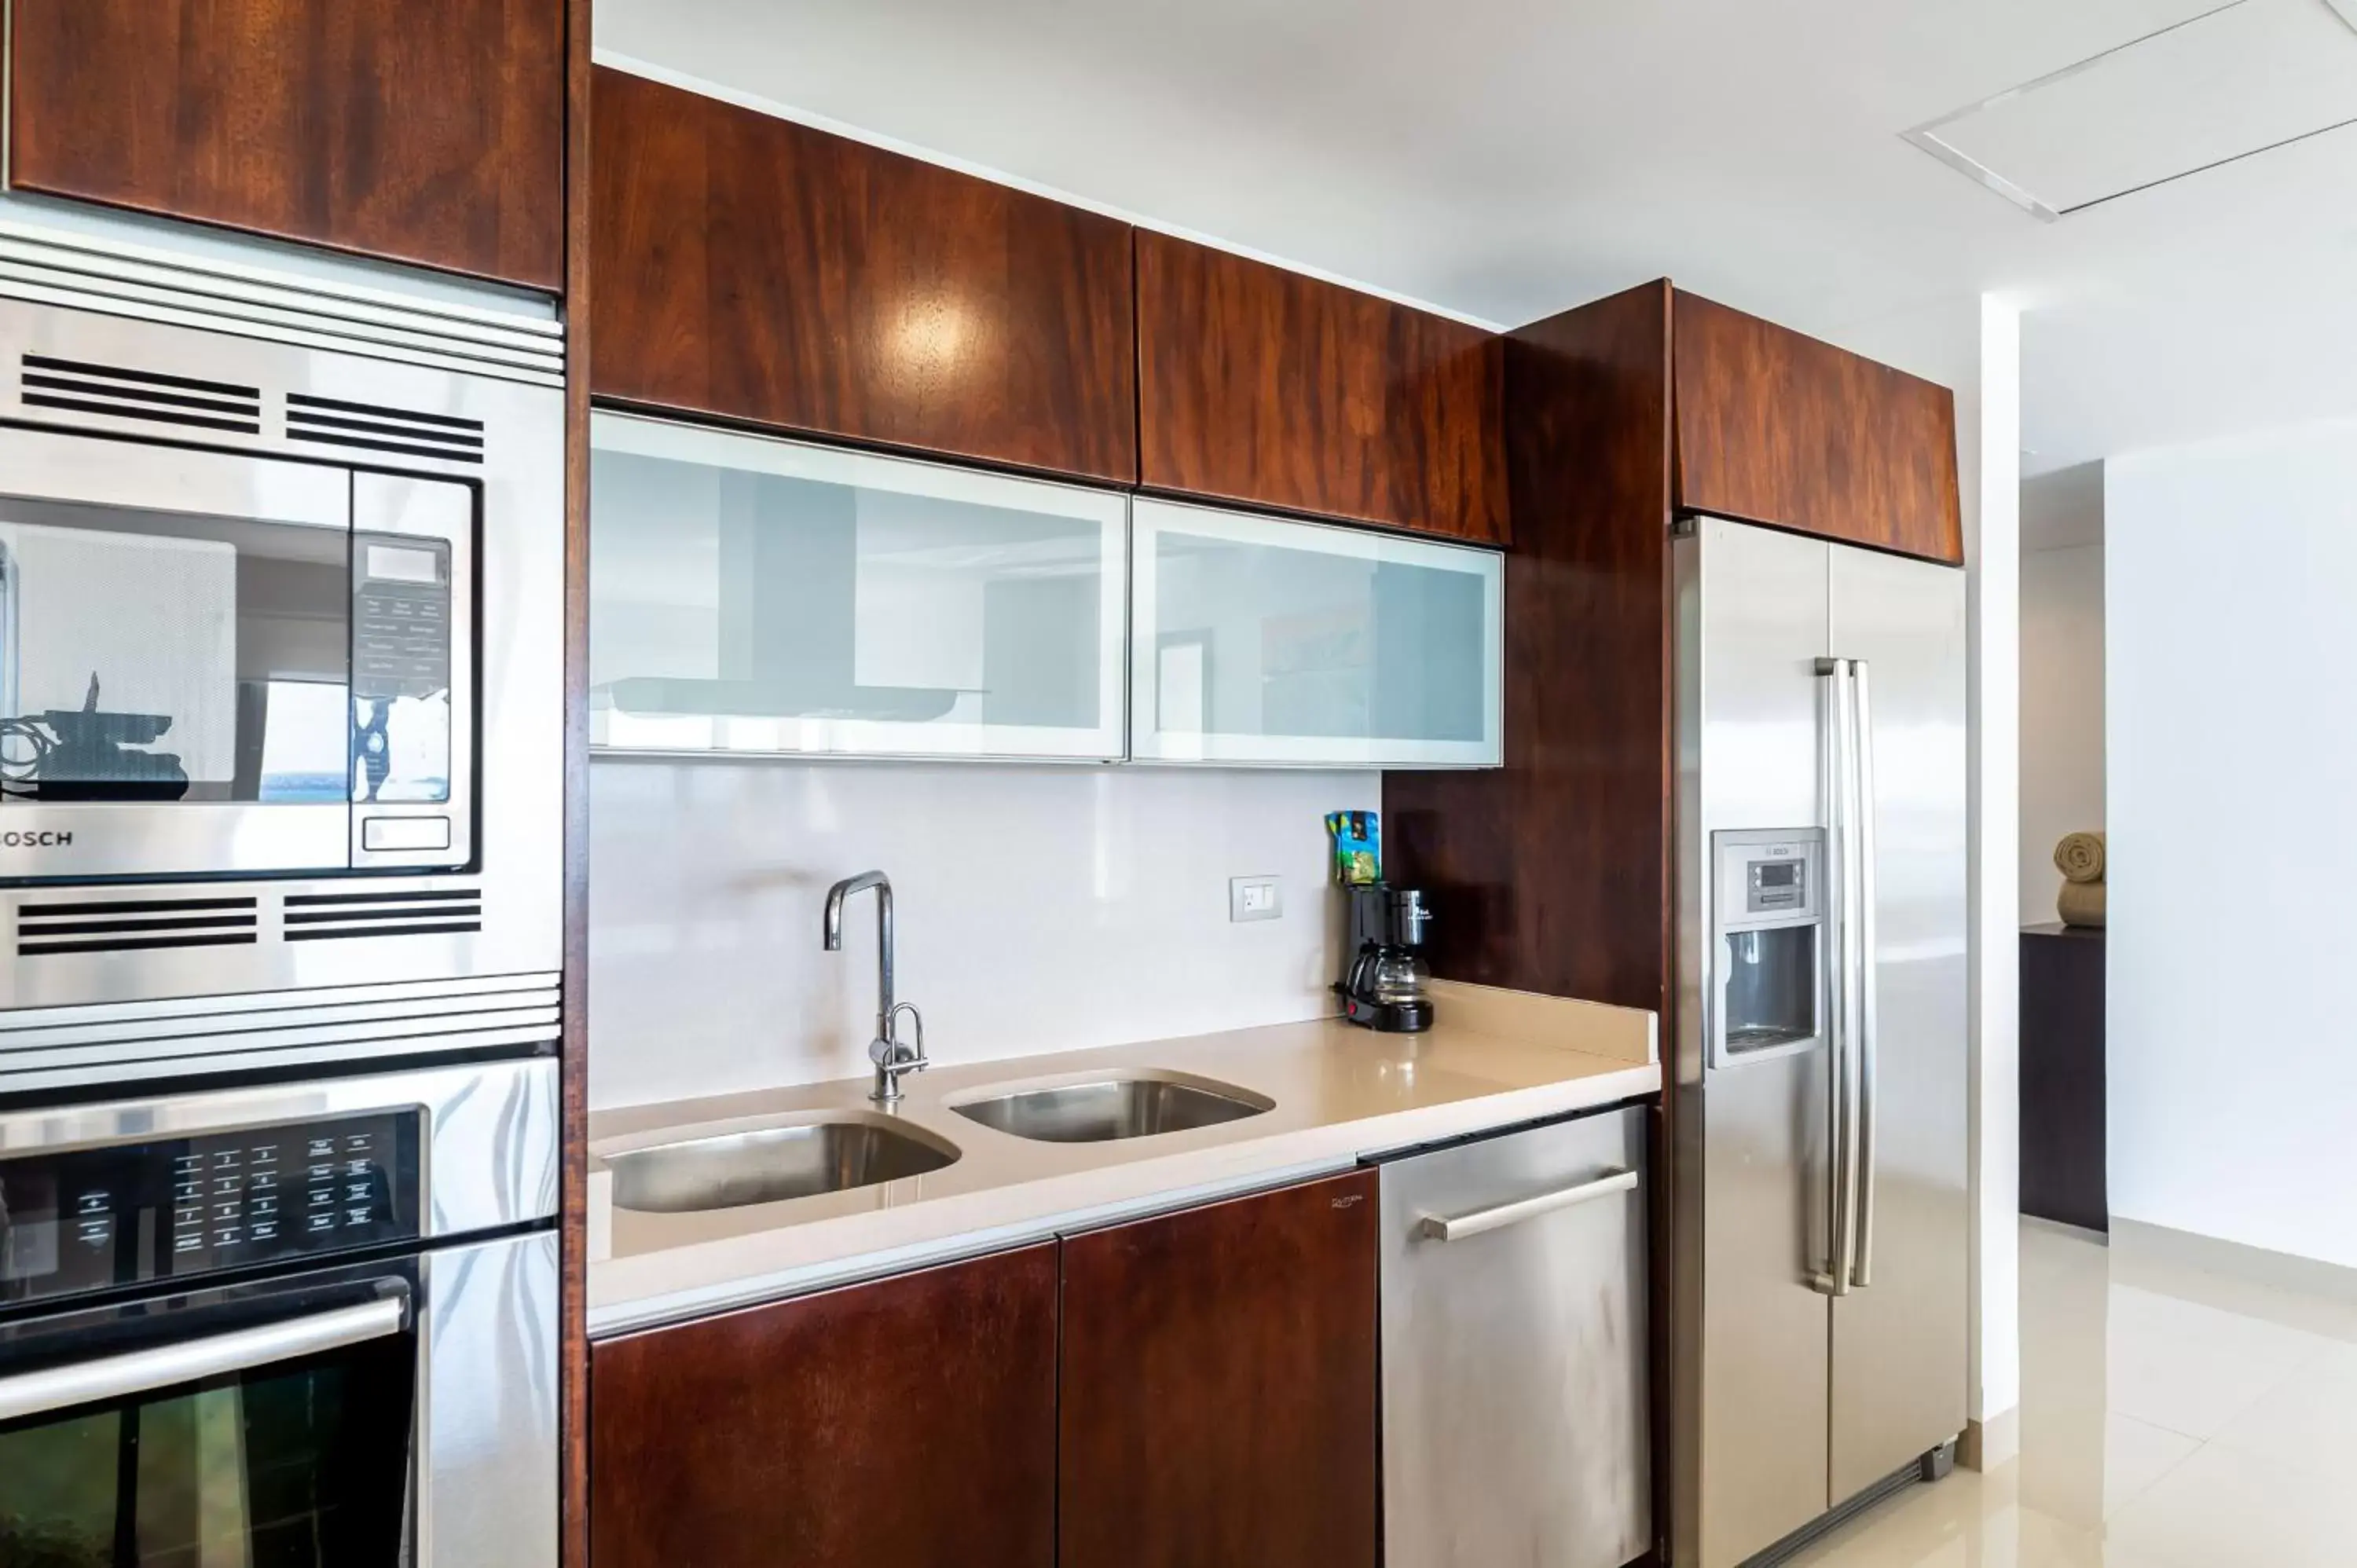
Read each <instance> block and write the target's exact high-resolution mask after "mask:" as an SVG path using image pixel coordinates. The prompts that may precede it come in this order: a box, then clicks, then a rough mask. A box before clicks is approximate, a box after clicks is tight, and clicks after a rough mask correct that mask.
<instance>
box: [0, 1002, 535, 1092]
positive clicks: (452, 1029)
mask: <svg viewBox="0 0 2357 1568" xmlns="http://www.w3.org/2000/svg"><path fill="white" fill-rule="evenodd" d="M556 1012H557V1005H556V1004H554V1003H549V1004H541V1005H525V1006H518V1007H501V1008H486V1009H483V1010H480V1011H477V1012H472V1013H467V1014H463V1015H457V1016H445V1015H439V1014H436V1013H433V1012H430V1011H429V1012H423V1013H421V1012H418V1011H414V1010H412V1009H407V1008H404V1009H403V1010H402V1011H400V1012H397V1013H389V1014H387V1015H384V1016H383V1017H382V1018H377V1019H372V1020H361V1019H354V1018H344V1019H339V1020H338V1021H337V1022H335V1023H332V1024H314V1025H309V1026H285V1027H281V1028H275V1029H239V1030H235V1031H231V1032H227V1033H223V1034H208V1033H206V1032H203V1031H199V1030H190V1031H188V1033H185V1034H174V1035H166V1036H132V1037H131V1038H130V1039H128V1040H111V1041H104V1042H87V1043H82V1044H59V1045H53V1046H46V1047H31V1046H25V1047H15V1048H12V1049H11V1050H9V1051H8V1052H7V1053H5V1054H0V1086H5V1084H6V1082H7V1078H6V1074H7V1069H8V1064H9V1063H10V1062H11V1061H14V1060H16V1059H17V1058H18V1056H19V1055H20V1054H22V1055H25V1056H30V1055H33V1054H35V1053H36V1052H38V1054H39V1055H40V1056H41V1057H42V1058H44V1059H46V1060H48V1061H53V1062H62V1061H76V1060H79V1061H88V1062H91V1063H99V1062H104V1061H108V1060H111V1059H113V1058H117V1057H119V1056H121V1055H122V1054H123V1052H122V1050H121V1049H120V1047H123V1046H124V1045H126V1044H129V1045H156V1046H159V1047H164V1048H166V1049H167V1050H179V1051H196V1052H201V1051H216V1050H231V1049H240V1050H269V1049H284V1048H286V1047H296V1046H325V1045H333V1044H335V1043H336V1042H338V1041H339V1040H384V1039H391V1038H393V1037H395V1036H403V1035H414V1036H420V1037H424V1036H436V1037H439V1036H447V1035H454V1034H462V1033H466V1032H468V1031H471V1030H477V1029H511V1028H518V1027H522V1026H530V1025H533V1024H538V1023H545V1022H553V1021H554V1018H555V1015H556Z"/></svg>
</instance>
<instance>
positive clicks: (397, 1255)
mask: <svg viewBox="0 0 2357 1568" xmlns="http://www.w3.org/2000/svg"><path fill="white" fill-rule="evenodd" d="M555 1129H556V1077H555V1065H554V1062H552V1061H549V1060H546V1059H535V1060H524V1061H509V1062H494V1063H488V1064H478V1065H474V1066H467V1067H456V1068H443V1069H426V1070H420V1071H414V1072H408V1073H400V1074H388V1075H381V1076H374V1077H363V1078H353V1079H341V1080H328V1081H318V1082H310V1083H302V1084H290V1085H283V1086H276V1087H270V1088H264V1089H244V1090H216V1091H211V1092H205V1093H197V1094H186V1095H180V1096H176V1097H167V1098H162V1099H152V1100H139V1101H115V1102H110V1103H105V1104H97V1105H84V1106H79V1107H67V1108H58V1109H45V1110H36V1111H30V1112H12V1113H7V1114H5V1115H0V1563H12V1564H17V1563H21V1564H35V1563H38V1564H52V1563H55V1564H74V1565H89V1568H100V1565H103V1568H131V1565H133V1564H140V1565H143V1568H144V1565H150V1564H158V1563H178V1564H188V1565H189V1568H214V1565H220V1564H235V1565H238V1568H261V1565H263V1564H270V1565H273V1568H394V1565H396V1564H403V1565H407V1564H415V1565H417V1568H457V1565H458V1564H462V1563H463V1564H468V1565H478V1564H486V1563H498V1564H500V1568H546V1565H550V1564H554V1562H555V1561H556V1541H557V1528H558V1520H557V1485H558V1477H557V1470H558V1448H557V1435H556V1423H557V1379H556V1364H557V1362H556V1359H557V1344H556V1339H557V1328H556V1323H557V1319H556V1312H557V1305H556V1290H557V1262H556V1237H555V1232H554V1229H553V1219H552V1217H553V1215H554V1211H555V1207H556V1151H557V1144H556V1131H555Z"/></svg>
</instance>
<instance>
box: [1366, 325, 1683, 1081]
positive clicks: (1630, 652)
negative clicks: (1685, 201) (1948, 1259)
mask: <svg viewBox="0 0 2357 1568" xmlns="http://www.w3.org/2000/svg"><path fill="white" fill-rule="evenodd" d="M1669 354H1670V288H1669V285H1667V284H1666V283H1656V284H1648V285H1644V286H1643V287H1641V288H1637V289H1632V290H1630V291H1629V292H1627V293H1625V294H1620V295H1613V296H1612V297H1610V298H1609V299H1604V300H1598V301H1597V302H1596V303H1594V304H1592V305H1587V306H1581V307H1579V308H1578V309H1576V310H1570V311H1566V312H1564V313H1563V314H1562V315H1560V316H1555V317H1549V318H1548V319H1546V320H1544V321H1541V322H1538V323H1536V324H1534V325H1533V326H1530V327H1525V328H1521V329H1520V330H1518V331H1516V332H1513V333H1512V334H1510V335H1509V336H1508V337H1507V339H1506V452H1507V462H1508V471H1509V474H1510V477H1511V480H1512V496H1513V508H1514V549H1513V550H1512V553H1510V554H1508V556H1507V557H1506V659H1505V668H1506V692H1505V704H1506V748H1505V751H1506V760H1505V766H1504V767H1503V768H1500V769H1497V770H1494V771H1489V772H1470V773H1414V772H1392V773H1386V774H1384V775H1383V805H1384V814H1385V817H1386V819H1387V820H1386V822H1385V823H1384V830H1385V836H1386V837H1387V838H1388V839H1389V841H1390V843H1389V848H1388V860H1387V865H1386V870H1387V872H1388V873H1389V875H1391V877H1392V879H1393V880H1394V881H1397V882H1401V883H1405V884H1406V885H1409V886H1418V887H1422V888H1424V889H1426V892H1427V893H1428V894H1429V895H1430V898H1431V902H1432V906H1433V909H1434V914H1435V918H1434V920H1433V923H1432V928H1431V931H1430V934H1429V947H1428V949H1427V951H1428V953H1429V955H1430V957H1431V961H1432V965H1433V972H1435V973H1436V974H1439V975H1443V976H1446V977H1448V978H1449V979H1452V980H1466V981H1473V982H1477V983H1482V984H1488V985H1504V986H1512V987H1514V988H1516V989H1518V990H1524V991H1537V992H1543V993H1547V994H1549V995H1555V996H1576V997H1581V998H1584V999H1586V1000H1588V1001H1593V1002H1609V1003H1616V1004H1620V1005H1622V1006H1628V1007H1644V1008H1649V1009H1652V1010H1653V1011H1655V1012H1657V1013H1662V1014H1663V1015H1665V1016H1666V1014H1667V1011H1668V1001H1669V983H1670V973H1671V968H1670V898H1669V887H1670V880H1669V875H1670V874H1669V860H1670V809H1671V771H1670V702H1671V689H1670V688H1671V679H1672V667H1671V646H1670V633H1671V627H1670V593H1671V584H1670V571H1669V525H1670V481H1669V419H1670V386H1669V375H1670V362H1669ZM1665 1037H1666V1036H1665Z"/></svg>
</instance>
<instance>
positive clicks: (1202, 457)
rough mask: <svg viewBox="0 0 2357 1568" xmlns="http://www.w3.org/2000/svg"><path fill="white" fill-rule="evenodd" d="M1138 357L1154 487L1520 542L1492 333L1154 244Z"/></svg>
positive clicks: (1167, 241)
mask: <svg viewBox="0 0 2357 1568" xmlns="http://www.w3.org/2000/svg"><path fill="white" fill-rule="evenodd" d="M1137 351H1138V443H1139V476H1140V479H1141V481H1142V482H1143V483H1144V484H1145V485H1146V486H1147V487H1148V488H1150V489H1160V490H1168V491H1173V492H1177V493H1179V494H1184V495H1193V496H1202V497H1207V498H1211V499H1220V500H1232V501H1242V502H1244V503H1246V504H1248V505H1258V506H1268V507H1275V508H1281V509H1283V510H1288V511H1300V512H1314V513H1319V514H1323V515H1325V516H1329V517H1337V518H1345V519H1350V520H1351V521H1361V522H1372V523H1383V524H1386V525H1389V526H1391V527H1395V528H1412V529H1417V530H1421V531H1423V532H1430V533H1441V534H1448V535H1450V536H1452V537H1455V538H1458V539H1466V540H1472V541H1475V542H1480V543H1486V544H1503V543H1505V542H1507V540H1508V525H1507V505H1506V478H1505V446H1504V440H1503V435H1502V431H1503V405H1504V392H1503V369H1502V366H1503V359H1502V355H1501V349H1500V342H1499V339H1498V338H1496V337H1494V336H1493V335H1492V334H1491V333H1488V332H1485V331H1483V330H1481V329H1480V328H1478V327H1468V326H1466V325H1465V324H1464V323H1462V322H1458V321H1451V320H1449V319H1448V318H1447V317H1439V316H1434V315H1430V314H1428V313H1426V312H1424V311H1419V310H1411V309H1409V308H1407V307H1406V306H1399V305H1394V304H1393V303H1391V302H1390V301H1389V300H1384V299H1378V298H1376V297H1375V296H1373V295H1366V294H1361V293H1358V292H1357V291H1355V290H1352V289H1347V288H1342V287H1340V286H1338V285H1334V284H1329V283H1324V282H1321V281H1319V280H1318V279H1316V278H1310V277H1304V276H1302V275H1301V274H1298V273H1290V272H1286V271H1285V270H1284V269H1283V268H1280V267H1273V266H1269V265H1267V264H1265V263H1261V262H1255V261H1252V260H1249V259H1247V258H1245V257H1243V256H1236V255H1231V254H1229V253H1227V252H1223V251H1215V250H1211V249H1210V248H1208V247H1206V246H1202V245H1196V244H1190V243H1189V242H1186V241H1184V240H1176V239H1172V238H1170V237H1169V236H1168V235H1165V234H1157V233H1153V232H1150V231H1145V230H1140V231H1138V235H1137Z"/></svg>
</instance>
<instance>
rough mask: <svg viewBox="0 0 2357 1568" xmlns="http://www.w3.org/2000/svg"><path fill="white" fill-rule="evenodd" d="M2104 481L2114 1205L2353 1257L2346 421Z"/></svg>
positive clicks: (2297, 1250)
mask: <svg viewBox="0 0 2357 1568" xmlns="http://www.w3.org/2000/svg"><path fill="white" fill-rule="evenodd" d="M2104 490H2105V496H2104V511H2105V519H2104V521H2105V551H2104V553H2105V562H2104V599H2105V607H2106V611H2107V616H2108V625H2107V628H2106V631H2107V641H2108V646H2109V653H2110V658H2109V660H2108V670H2107V675H2106V681H2105V688H2106V691H2105V694H2106V707H2107V718H2106V723H2105V729H2106V734H2107V737H2108V743H2109V759H2110V766H2109V769H2108V786H2107V794H2108V797H2109V800H2108V803H2107V804H2108V812H2107V814H2108V817H2109V823H2110V835H2111V857H2110V858H2111V875H2110V879H2109V880H2110V882H2111V925H2110V966H2109V967H2110V982H2109V988H2108V990H2109V998H2110V1001H2109V1014H2108V1018H2107V1030H2106V1032H2107V1035H2108V1039H2109V1047H2110V1048H2109V1064H2110V1066H2109V1077H2110V1118H2109V1121H2110V1145H2111V1148H2110V1164H2111V1171H2110V1185H2111V1202H2112V1212H2113V1213H2114V1214H2115V1216H2118V1217H2121V1218H2125V1219H2138V1220H2143V1221H2146V1222H2147V1223H2150V1224H2155V1225H2163V1226H2168V1227H2170V1228H2172V1229H2175V1230H2189V1231H2192V1232H2195V1233H2197V1234H2200V1235H2204V1236H2212V1237H2217V1238H2221V1239H2223V1240H2230V1241H2236V1242H2241V1243H2243V1244H2244V1245H2247V1246H2255V1247H2264V1248H2269V1249H2272V1250H2274V1251H2282V1252H2289V1253H2294V1254H2297V1255H2298V1256H2301V1257H2306V1258H2312V1259H2319V1260H2321V1261H2324V1262H2330V1263H2335V1264H2340V1265H2343V1266H2347V1267H2357V1011H2352V1007H2351V1004H2350V992H2349V982H2350V976H2351V975H2352V972H2357V963H2352V957H2351V942H2350V932H2351V925H2350V918H2349V911H2350V907H2351V900H2350V895H2349V889H2350V888H2351V887H2352V886H2357V833H2352V832H2350V831H2349V824H2350V818H2351V804H2352V801H2357V681H2352V671H2357V423H2342V424H2326V425H2319V426H2312V427H2309V428H2307V429H2304V430H2299V431H2293V432H2287V433H2282V434H2277V435H2266V436H2260V437H2252V438H2244V439H2238V440H2234V441H2231V442H2221V443H2216V444H2212V445H2205V446H2190V447H2180V448H2175V449H2171V450H2168V451H2163V452H2155V453H2147V454H2144V455H2140V456H2131V457H2126V458H2120V459H2116V460H2115V461H2113V462H2112V463H2111V464H2109V465H2108V467H2107V472H2106V476H2105V485H2104Z"/></svg>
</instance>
